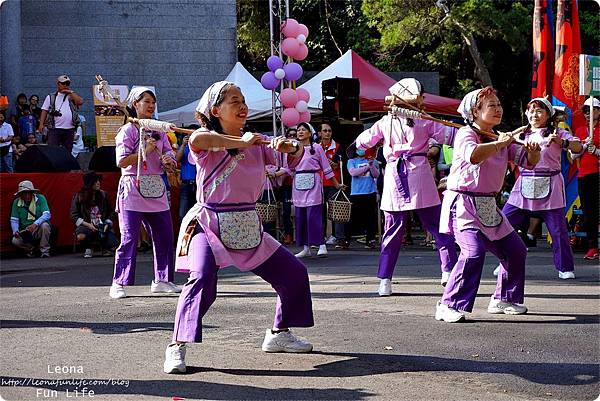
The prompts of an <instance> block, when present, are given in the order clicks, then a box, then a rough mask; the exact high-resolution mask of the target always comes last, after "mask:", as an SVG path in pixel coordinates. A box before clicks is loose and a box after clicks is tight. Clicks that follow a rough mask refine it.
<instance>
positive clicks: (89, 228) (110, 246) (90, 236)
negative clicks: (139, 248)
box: [71, 171, 117, 258]
mask: <svg viewBox="0 0 600 401" xmlns="http://www.w3.org/2000/svg"><path fill="white" fill-rule="evenodd" d="M101 182H102V176H101V175H98V174H96V173H95V172H93V171H91V172H89V173H87V174H85V175H84V176H83V187H82V188H81V189H80V190H79V192H77V193H76V194H75V195H74V196H73V200H72V202H71V220H73V222H74V223H75V225H76V226H77V227H76V228H75V235H76V236H77V242H78V243H80V244H83V245H84V246H85V253H84V254H83V257H84V258H91V257H92V256H93V252H92V248H91V245H90V244H91V242H92V241H93V240H100V244H101V246H102V254H103V255H104V256H109V255H111V252H110V251H114V250H115V248H116V246H117V239H116V237H115V235H114V233H113V232H112V220H111V219H110V218H111V217H112V215H113V214H114V209H113V208H112V206H111V205H112V203H110V202H109V200H108V194H107V193H106V192H104V191H103V190H101V189H100V183H101Z"/></svg>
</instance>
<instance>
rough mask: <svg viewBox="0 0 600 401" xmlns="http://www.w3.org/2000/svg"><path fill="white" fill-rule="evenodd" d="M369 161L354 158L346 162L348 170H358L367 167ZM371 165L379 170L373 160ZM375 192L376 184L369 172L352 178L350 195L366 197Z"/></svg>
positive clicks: (376, 162)
mask: <svg viewBox="0 0 600 401" xmlns="http://www.w3.org/2000/svg"><path fill="white" fill-rule="evenodd" d="M368 164H369V161H368V160H367V159H363V158H355V159H350V160H348V169H351V168H360V167H364V166H367V165H368ZM373 165H374V166H375V167H376V168H379V162H378V161H377V160H373ZM375 192H377V183H376V181H375V178H373V176H372V175H371V172H370V171H369V170H367V171H366V172H365V173H364V174H363V175H360V176H356V177H355V176H353V177H352V185H351V187H350V195H367V194H372V193H375Z"/></svg>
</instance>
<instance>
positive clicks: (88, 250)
mask: <svg viewBox="0 0 600 401" xmlns="http://www.w3.org/2000/svg"><path fill="white" fill-rule="evenodd" d="M92 256H94V253H93V252H92V250H91V249H90V248H86V250H85V252H84V253H83V257H84V258H91V257H92Z"/></svg>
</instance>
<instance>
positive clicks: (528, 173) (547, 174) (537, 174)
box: [521, 170, 560, 177]
mask: <svg viewBox="0 0 600 401" xmlns="http://www.w3.org/2000/svg"><path fill="white" fill-rule="evenodd" d="M558 174H560V171H559V170H555V171H535V170H522V171H521V175H522V176H523V177H552V176H555V175H558Z"/></svg>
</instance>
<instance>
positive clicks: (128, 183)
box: [115, 123, 175, 212]
mask: <svg viewBox="0 0 600 401" xmlns="http://www.w3.org/2000/svg"><path fill="white" fill-rule="evenodd" d="M146 133H147V134H148V135H152V134H158V135H160V140H158V141H157V142H156V150H154V151H153V152H150V153H149V154H147V155H146V163H145V166H144V165H142V168H141V170H140V175H161V174H163V169H162V164H161V162H160V157H161V155H163V154H168V155H170V156H171V157H172V158H173V159H175V154H174V153H173V148H171V143H170V142H169V139H168V138H167V134H165V133H164V132H156V131H146ZM139 140H140V133H139V131H138V129H137V127H136V126H135V125H134V124H132V123H127V124H125V125H123V126H122V127H121V129H120V130H119V132H118V133H117V136H116V138H115V142H116V151H115V152H116V158H117V164H119V163H120V162H121V160H123V159H124V158H126V157H127V156H129V155H131V154H135V153H137V151H138V144H139ZM136 174H137V163H135V164H133V165H131V166H128V167H125V168H122V169H121V179H120V180H119V189H118V191H117V206H116V208H115V210H116V211H117V212H120V211H121V210H131V211H136V212H162V211H164V210H168V209H169V202H168V200H167V191H165V193H164V194H163V196H162V197H160V198H144V197H142V195H140V192H139V190H138V188H137V186H136V184H135V181H136Z"/></svg>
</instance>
